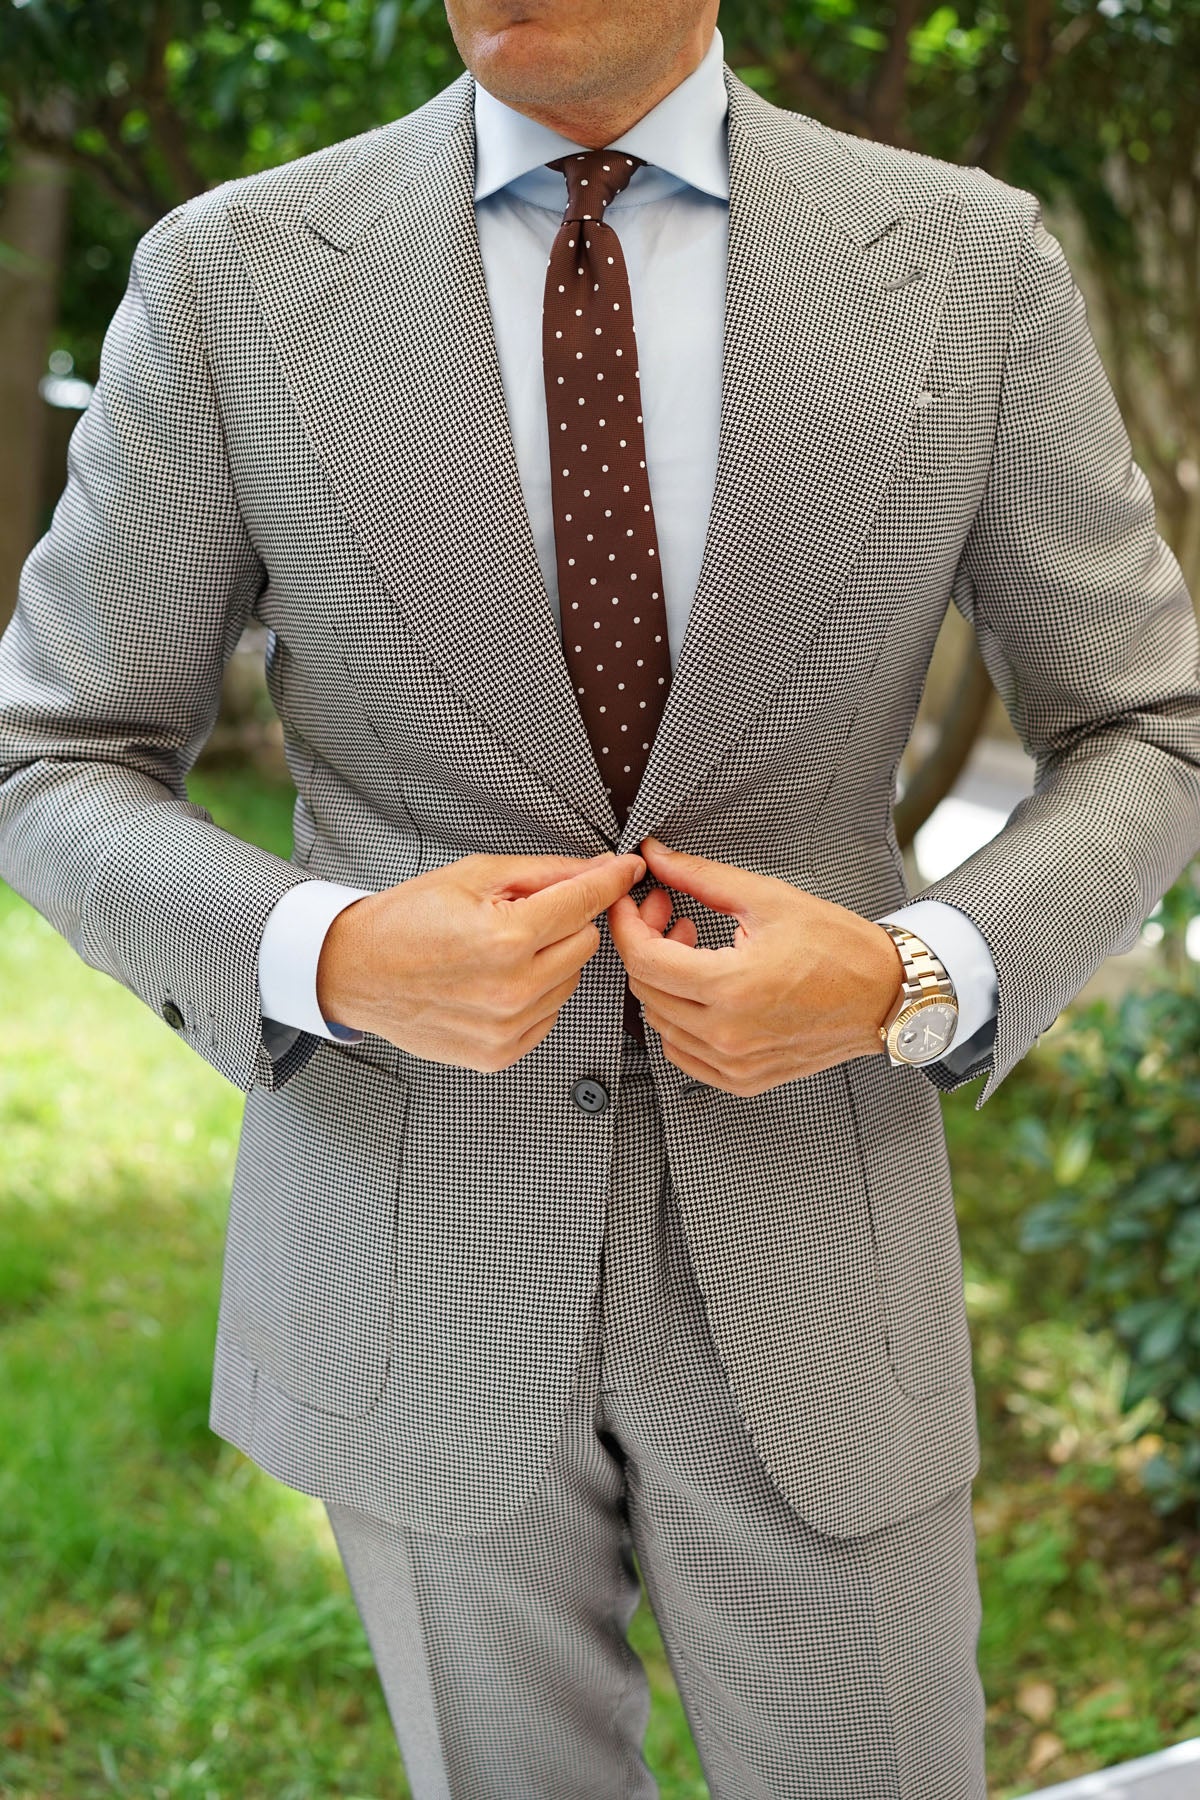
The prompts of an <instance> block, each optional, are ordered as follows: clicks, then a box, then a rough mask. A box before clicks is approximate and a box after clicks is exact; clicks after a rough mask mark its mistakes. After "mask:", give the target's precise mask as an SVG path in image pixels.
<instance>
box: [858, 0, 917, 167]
mask: <svg viewBox="0 0 1200 1800" xmlns="http://www.w3.org/2000/svg"><path fill="white" fill-rule="evenodd" d="M928 10H929V4H928V0H897V4H896V5H895V6H894V7H893V8H892V29H891V33H890V35H889V37H888V42H887V49H886V50H885V51H884V53H883V55H882V57H881V58H880V61H879V65H878V67H877V68H876V70H875V75H874V79H873V80H872V82H871V85H870V87H869V88H868V90H867V98H866V103H865V105H864V107H863V113H864V116H865V118H866V119H867V120H869V122H870V126H871V135H872V137H875V138H879V139H881V140H882V141H883V142H884V143H890V144H894V143H897V142H898V141H899V138H900V135H901V134H902V133H903V132H904V120H903V112H904V102H905V97H906V87H907V82H908V63H909V50H908V40H909V38H910V36H911V35H912V31H913V28H914V26H915V25H916V24H917V23H918V21H919V20H920V19H921V17H922V15H923V14H924V13H926V12H928Z"/></svg>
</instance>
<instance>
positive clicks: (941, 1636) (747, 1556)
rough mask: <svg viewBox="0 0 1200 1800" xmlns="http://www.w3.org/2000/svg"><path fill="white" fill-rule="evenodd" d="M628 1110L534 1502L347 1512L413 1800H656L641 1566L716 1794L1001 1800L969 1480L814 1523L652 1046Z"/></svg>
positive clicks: (339, 1519)
mask: <svg viewBox="0 0 1200 1800" xmlns="http://www.w3.org/2000/svg"><path fill="white" fill-rule="evenodd" d="M614 1104H615V1105H616V1107H617V1117H616V1120H615V1126H616V1130H615V1149H614V1159H613V1171H612V1181H611V1188H610V1195H609V1204H608V1209H607V1216H606V1222H605V1236H604V1249H603V1255H602V1262H601V1273H600V1280H599V1283H598V1288H597V1293H596V1298H595V1304H594V1310H593V1314H592V1319H591V1326H590V1330H589V1333H588V1338H587V1343H586V1349H585V1352H584V1355H583V1357H582V1360H581V1365H580V1369H579V1374H578V1380H577V1384H576V1388H575V1391H574V1395H573V1398H572V1402H571V1405H570V1407H569V1410H568V1412H567V1415H566V1416H565V1418H564V1421H563V1427H562V1431H561V1435H560V1437H559V1440H558V1443H557V1446H556V1449H555V1453H554V1455H553V1457H552V1459H551V1461H550V1464H549V1466H548V1468H547V1470H546V1473H545V1475H544V1477H543V1479H542V1481H541V1483H540V1485H539V1487H538V1488H537V1490H536V1491H535V1493H534V1495H533V1498H532V1499H531V1500H530V1501H529V1502H528V1503H527V1505H526V1506H525V1507H524V1508H523V1509H522V1511H521V1512H520V1513H519V1514H518V1515H517V1516H516V1517H514V1518H512V1519H510V1520H508V1521H506V1522H504V1523H503V1524H501V1525H499V1526H496V1527H494V1528H492V1529H490V1530H488V1531H485V1532H481V1533H479V1534H477V1535H471V1536H459V1537H447V1536H433V1535H430V1534H427V1533H423V1532H415V1531H406V1530H404V1529H403V1528H401V1527H398V1526H396V1525H393V1524H390V1523H385V1522H384V1521H382V1520H377V1519H373V1518H370V1517H368V1516H367V1515H366V1514H364V1513H362V1512H359V1511H357V1510H355V1509H353V1508H350V1507H346V1506H342V1505H333V1504H331V1505H330V1506H329V1508H328V1512H329V1517H330V1522H331V1524H332V1527H333V1531H334V1535H335V1537H336V1540H337V1544H338V1548H339V1550H340V1552H341V1555H342V1560H343V1562H344V1564H345V1568H346V1571H347V1574H348V1577H349V1581H350V1586H351V1589H352V1592H353V1594H354V1597H355V1600H356V1603H357V1605H358V1608H359V1612H360V1614H361V1616H362V1620H363V1623H364V1626H365V1628H366V1633H367V1637H368V1640H369V1642H370V1645H371V1649H372V1652H373V1655H374V1658H375V1663H376V1666H377V1668H378V1671H379V1675H380V1679H381V1681H382V1684H383V1689H384V1693H385V1696H386V1699H387V1704H388V1708H389V1711H390V1714H391V1718H392V1721H393V1723H394V1726H395V1730H396V1735H397V1738H398V1741H399V1744H400V1749H401V1753H402V1756H403V1760H404V1764H405V1768H406V1771H407V1774H408V1777H409V1781H410V1784H411V1788H412V1792H413V1794H414V1796H415V1797H416V1800H618V1797H619V1800H653V1797H654V1796H655V1795H656V1794H657V1792H658V1789H657V1786H656V1783H655V1781H654V1778H653V1776H652V1775H651V1773H650V1771H649V1769H648V1768H647V1765H646V1763H645V1761H644V1760H643V1756H642V1741H643V1737H644V1734H645V1730H646V1724H647V1720H648V1717H649V1711H650V1695H649V1688H648V1684H647V1679H646V1675H645V1671H644V1669H643V1667H642V1664H641V1661H640V1659H639V1658H638V1657H637V1655H636V1654H635V1652H634V1651H633V1650H632V1649H631V1648H630V1646H629V1644H628V1642H627V1640H626V1635H625V1633H626V1629H627V1627H628V1624H629V1621H630V1619H631V1617H632V1615H633V1613H634V1611H635V1609H636V1606H637V1603H638V1598H639V1592H640V1589H639V1579H638V1576H639V1570H640V1574H641V1578H642V1580H643V1581H644V1582H645V1587H646V1593H647V1597H648V1599H649V1602H650V1604H651V1606H652V1607H653V1609H654V1613H655V1616H656V1618H657V1620H658V1624H659V1628H660V1631H661V1634H662V1639H663V1643H664V1646H665V1648H666V1651H667V1655H668V1658H669V1660H670V1664H671V1667H672V1670H673V1672H674V1675H675V1679H676V1682H677V1684H678V1687H679V1692H680V1695H681V1697H682V1700H683V1705H684V1708H685V1711H686V1713H687V1717H688V1721H689V1724H690V1726H691V1730H692V1734H693V1737H694V1740H695V1743H696V1748H697V1751H698V1754H699V1757H700V1762H701V1765H702V1767H703V1770H704V1774H705V1778H706V1780H707V1783H708V1787H709V1791H710V1793H711V1794H712V1795H713V1796H715V1797H716V1800H785V1797H786V1800H984V1796H985V1794H986V1784H985V1779H984V1761H983V1722H984V1704H983V1692H982V1688H981V1684H980V1680H979V1675H978V1672H977V1668H976V1660H975V1650H976V1640H977V1636H978V1629H979V1618H980V1606H979V1590H978V1585H977V1581H976V1574H975V1538H974V1528H973V1523H972V1515H971V1490H970V1484H969V1483H968V1484H967V1486H965V1487H962V1488H958V1489H956V1490H954V1491H953V1492H951V1493H950V1494H949V1495H947V1496H946V1497H945V1498H943V1499H942V1500H940V1501H938V1502H937V1504H936V1505H934V1506H933V1507H931V1508H929V1509H928V1510H927V1511H925V1512H923V1513H921V1514H920V1515H918V1516H914V1517H909V1518H907V1519H904V1520H902V1521H901V1522H900V1523H899V1524H896V1525H892V1526H889V1527H887V1528H886V1529H884V1530H881V1531H877V1532H874V1533H871V1534H868V1535H867V1536H865V1537H858V1538H832V1537H827V1536H824V1535H822V1534H821V1533H819V1532H817V1531H816V1530H814V1529H813V1528H812V1527H811V1526H810V1525H808V1524H807V1523H806V1522H805V1521H804V1520H803V1519H801V1518H800V1517H799V1516H798V1515H797V1514H796V1513H795V1512H794V1511H793V1510H792V1509H791V1507H790V1506H789V1505H788V1504H787V1503H786V1502H785V1501H784V1499H783V1498H782V1496H781V1495H780V1494H779V1492H778V1490H777V1489H776V1488H775V1487H774V1486H773V1485H772V1483H771V1481H770V1480H769V1479H768V1477H767V1474H766V1472H765V1470H764V1468H763V1466H762V1464H761V1462H760V1461H759V1459H758V1457H757V1455H756V1453H755V1449H754V1445H753V1443H752V1441H751V1439H750V1436H749V1434H748V1432H747V1429H746V1427H745V1424H744V1422H743V1420H742V1418H741V1416H740V1414H739V1412H738V1408H737V1405H736V1403H735V1401H734V1398H733V1396H732V1393H731V1390H730V1387H729V1384H728V1381H727V1379H726V1377H725V1374H724V1372H723V1369H722V1367H721V1364H720V1361H719V1359H718V1356H717V1352H716V1350H715V1348H714V1345H713V1341H712V1338H711V1336H710V1334H709V1330H708V1325H707V1321H706V1317H705V1311H704V1303H703V1300H702V1298H701V1295H700V1293H699V1290H698V1289H697V1286H696V1283H695V1279H694V1277H693V1274H692V1270H691V1266H690V1262H689V1257H688V1251H687V1245H686V1241H685V1238H684V1235H683V1230H682V1225H681V1221H680V1216H679V1212H678V1208H677V1203H676V1201H675V1198H674V1196H673V1194H672V1190H671V1183H670V1179H669V1174H668V1170H667V1166H666V1160H665V1156H664V1150H663V1140H662V1131H661V1125H660V1121H659V1115H658V1109H657V1105H656V1102H655V1098H654V1093H653V1089H652V1086H651V1081H650V1075H649V1065H648V1062H647V1058H646V1053H645V1050H644V1049H643V1048H642V1047H641V1046H640V1045H639V1044H637V1043H636V1042H635V1041H634V1040H632V1039H630V1038H628V1037H627V1038H626V1040H625V1045H624V1056H623V1062H622V1073H621V1082H620V1089H619V1093H618V1094H617V1095H616V1096H615V1097H614ZM746 1229H747V1231H750V1230H752V1229H753V1221H752V1220H747V1221H746ZM635 1553H636V1561H635Z"/></svg>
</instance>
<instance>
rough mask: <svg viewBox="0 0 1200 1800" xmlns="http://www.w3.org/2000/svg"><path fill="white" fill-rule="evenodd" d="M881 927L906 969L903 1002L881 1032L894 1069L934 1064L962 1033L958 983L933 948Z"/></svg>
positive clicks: (901, 929)
mask: <svg viewBox="0 0 1200 1800" xmlns="http://www.w3.org/2000/svg"><path fill="white" fill-rule="evenodd" d="M877 922H878V923H879V924H881V925H883V929H884V930H885V931H886V932H888V933H889V934H890V936H891V937H892V938H893V939H894V941H895V945H896V948H897V950H899V952H900V960H901V962H902V963H903V964H904V986H903V987H902V988H901V990H900V998H899V999H898V1000H897V1002H896V1004H895V1006H894V1007H893V1008H892V1010H891V1013H890V1014H889V1015H888V1017H887V1018H886V1019H885V1020H884V1021H883V1024H882V1025H881V1026H880V1027H879V1035H880V1037H881V1038H882V1039H883V1041H884V1043H885V1044H886V1045H887V1053H888V1057H889V1059H890V1061H891V1064H892V1067H893V1068H899V1067H900V1065H901V1064H904V1063H927V1062H933V1060H934V1058H935V1057H938V1056H940V1055H941V1054H942V1052H943V1050H945V1049H947V1048H948V1047H949V1045H950V1044H951V1043H952V1042H953V1041H954V1034H955V1032H956V1031H957V1030H958V999H957V997H956V995H955V992H954V983H953V982H952V981H951V979H950V977H949V975H947V973H946V970H945V967H944V966H943V964H942V963H940V962H939V961H938V959H937V957H936V956H935V955H934V954H933V951H932V950H931V949H930V948H929V946H928V944H923V943H922V942H921V940H920V938H919V937H917V936H916V935H915V934H914V933H913V932H911V931H906V930H905V928H904V927H903V925H889V924H886V923H884V921H883V920H882V919H880V920H879V921H877Z"/></svg>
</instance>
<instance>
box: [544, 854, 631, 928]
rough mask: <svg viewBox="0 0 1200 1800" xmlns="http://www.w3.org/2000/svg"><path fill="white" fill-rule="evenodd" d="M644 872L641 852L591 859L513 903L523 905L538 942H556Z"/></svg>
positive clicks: (609, 901) (626, 891) (624, 889)
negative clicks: (604, 858) (538, 891)
mask: <svg viewBox="0 0 1200 1800" xmlns="http://www.w3.org/2000/svg"><path fill="white" fill-rule="evenodd" d="M645 873H646V865H645V863H644V862H643V860H642V858H641V857H640V856H635V855H633V854H627V855H625V856H614V857H612V858H611V859H607V860H605V861H604V862H598V863H591V864H589V865H588V866H587V867H586V868H582V869H580V870H579V872H578V873H577V874H575V875H573V876H572V877H571V878H570V879H569V880H566V881H563V880H559V881H556V882H555V883H554V884H553V885H552V886H549V887H545V888H543V889H542V890H541V892H540V893H537V894H530V895H528V896H527V897H526V898H525V899H522V900H518V901H515V902H514V904H515V905H517V906H519V907H520V908H521V910H522V913H523V915H524V917H525V919H526V920H527V921H528V923H529V925H530V927H531V929H532V931H533V935H534V940H535V942H537V943H539V944H553V943H557V942H558V940H559V939H560V938H564V937H569V936H571V935H572V934H573V933H574V932H576V931H578V930H579V928H580V926H581V925H586V923H587V921H588V920H589V919H595V918H596V917H598V915H599V914H600V913H602V912H605V911H606V910H607V909H608V908H609V907H610V906H612V905H613V903H614V902H615V901H616V900H618V899H620V897H621V896H622V895H623V894H627V893H628V892H629V890H630V888H631V887H633V886H634V884H635V883H636V882H639V881H640V880H641V879H642V876H643V875H644V874H645ZM630 904H631V905H632V902H630Z"/></svg>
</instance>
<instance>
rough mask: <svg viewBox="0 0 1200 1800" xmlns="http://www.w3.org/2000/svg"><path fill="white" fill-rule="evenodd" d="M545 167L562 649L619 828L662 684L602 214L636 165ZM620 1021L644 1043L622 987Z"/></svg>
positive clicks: (656, 583) (657, 580)
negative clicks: (553, 220) (552, 178)
mask: <svg viewBox="0 0 1200 1800" xmlns="http://www.w3.org/2000/svg"><path fill="white" fill-rule="evenodd" d="M547 166H548V167H549V168H551V169H558V170H560V171H561V172H562V174H563V175H564V176H565V177H566V183H567V204H566V208H565V210H564V213H563V219H562V223H561V224H560V226H559V228H558V235H557V236H556V237H555V240H554V243H553V245H552V247H551V251H550V261H549V263H548V265H547V269H546V291H545V299H544V303H543V307H542V361H543V367H544V375H545V383H546V413H547V424H548V428H549V434H550V497H551V502H552V506H553V512H554V546H555V558H556V562H557V566H558V594H559V610H560V613H561V618H562V639H563V654H564V656H565V658H566V662H567V667H568V669H569V671H570V675H571V683H572V686H573V687H574V689H575V698H576V701H577V702H578V705H579V711H580V714H581V716H582V718H583V722H584V725H585V727H586V729H587V734H588V737H589V739H590V741H591V745H592V749H593V752H594V754H595V757H596V764H597V767H598V768H599V770H600V775H601V778H602V780H603V782H604V785H605V788H606V789H607V791H608V794H609V796H610V798H611V800H612V804H613V811H614V812H615V814H616V816H617V820H618V822H619V823H620V824H621V825H622V826H623V825H624V823H625V821H626V819H627V818H628V816H629V810H630V808H631V806H632V805H633V800H634V796H635V795H636V793H637V790H638V784H639V783H640V781H641V778H642V775H643V773H644V771H645V767H646V763H647V761H648V760H649V756H650V746H651V745H652V744H653V742H654V733H655V731H656V730H657V729H658V723H659V720H660V719H661V717H662V711H663V707H664V705H665V703H666V698H667V688H668V686H669V684H670V679H671V654H670V648H669V645H668V642H667V609H666V603H665V601H664V598H663V586H662V572H661V570H660V568H659V557H658V535H657V532H656V530H655V525H654V508H653V505H652V503H651V499H650V478H649V476H648V474H647V472H646V443H645V434H644V432H643V429H642V390H641V381H640V378H639V373H638V366H637V364H638V359H637V339H636V334H635V330H634V323H633V303H632V300H631V297H630V292H629V276H628V274H627V272H626V268H625V257H624V254H623V252H622V250H621V240H620V238H619V237H618V236H617V233H616V232H615V231H614V230H613V228H612V227H611V226H610V225H608V224H606V223H605V222H604V214H605V212H606V211H607V209H608V206H609V203H610V202H611V201H612V199H613V198H614V197H615V196H616V195H617V194H619V193H620V192H621V190H622V189H623V188H624V187H626V186H627V185H628V183H629V181H630V180H631V178H632V177H633V175H634V174H635V173H636V172H637V170H638V169H639V168H642V167H644V164H643V162H642V159H641V158H640V157H636V156H627V155H626V154H625V152H624V151H622V150H611V149H602V150H588V151H582V152H579V153H577V154H573V155H570V156H562V157H559V158H558V160H557V161H556V162H552V163H549V164H548V165H547ZM625 1026H626V1029H627V1030H628V1031H631V1032H632V1033H633V1034H634V1036H636V1037H639V1038H644V1032H643V1029H642V1022H641V1014H640V1009H639V1008H638V1005H637V1002H636V1001H635V1000H634V998H633V995H632V994H631V993H630V991H629V987H628V983H627V984H626V989H625Z"/></svg>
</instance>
